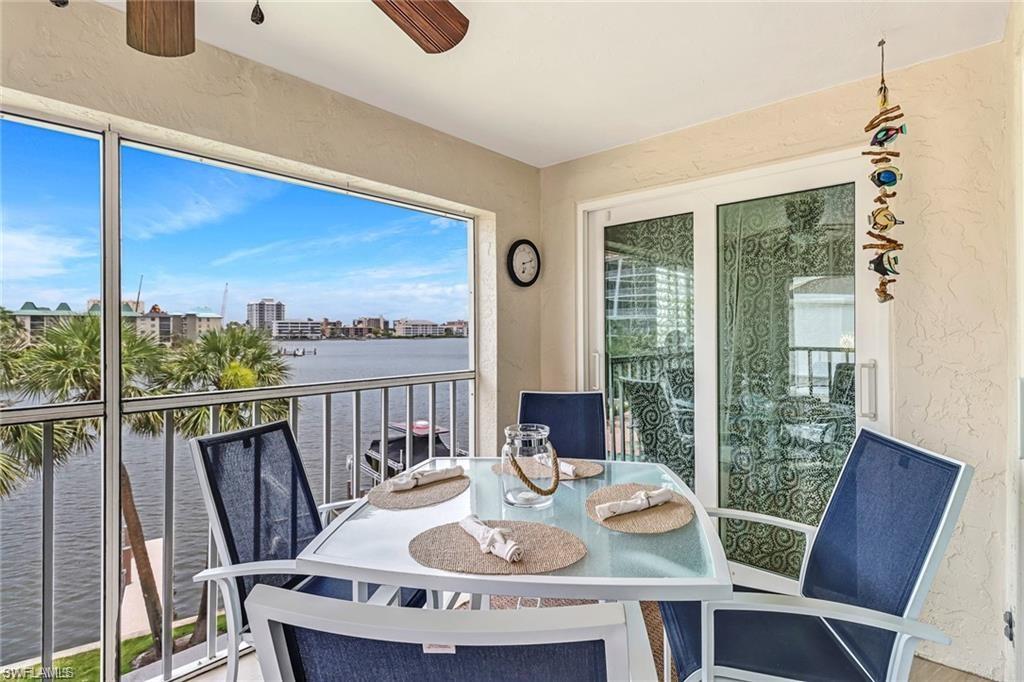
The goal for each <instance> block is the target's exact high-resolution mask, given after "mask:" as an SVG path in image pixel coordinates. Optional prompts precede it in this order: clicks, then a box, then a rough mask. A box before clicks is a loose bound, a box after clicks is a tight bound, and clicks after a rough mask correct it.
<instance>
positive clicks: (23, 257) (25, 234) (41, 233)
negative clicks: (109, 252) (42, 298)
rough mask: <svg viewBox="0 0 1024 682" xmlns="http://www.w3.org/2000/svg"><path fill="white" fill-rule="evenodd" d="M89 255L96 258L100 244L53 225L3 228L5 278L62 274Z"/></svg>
mask: <svg viewBox="0 0 1024 682" xmlns="http://www.w3.org/2000/svg"><path fill="white" fill-rule="evenodd" d="M86 258H95V259H97V262H96V271H97V272H99V260H98V258H99V254H98V251H97V244H95V243H90V240H86V239H83V238H82V237H76V236H72V235H69V234H67V233H63V232H60V231H58V230H55V229H53V228H49V227H43V226H38V227H30V228H20V227H9V226H8V225H6V224H5V225H4V226H3V229H2V230H0V266H2V272H3V280H4V282H13V281H17V280H26V279H36V278H40V277H54V276H56V275H62V274H64V273H66V272H68V270H69V269H70V268H71V267H72V266H74V265H75V264H76V262H79V261H81V260H82V259H86Z"/></svg>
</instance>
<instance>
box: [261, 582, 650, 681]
mask: <svg viewBox="0 0 1024 682" xmlns="http://www.w3.org/2000/svg"><path fill="white" fill-rule="evenodd" d="M245 605H246V609H247V610H248V611H249V613H250V619H251V622H252V630H253V636H254V638H255V642H256V653H257V655H258V656H259V664H260V670H261V672H262V676H263V679H264V680H267V682H270V681H271V680H295V681H296V682H299V681H302V682H336V681H341V680H373V681H374V682H435V681H436V682H442V681H443V682H485V681H489V680H515V681H523V682H525V681H526V680H531V681H532V680H537V681H539V682H548V681H550V682H555V681H557V682H626V681H627V680H633V681H636V682H652V681H653V680H655V679H657V672H656V671H655V666H654V658H653V657H652V655H651V647H650V643H649V641H648V639H647V631H646V629H645V627H644V621H643V616H642V614H641V613H640V605H639V604H638V603H637V602H617V603H614V604H590V605H587V606H567V607H564V608H559V609H523V610H518V611H512V610H498V611H451V610H433V609H416V610H412V609H394V608H386V607H382V606H373V605H369V604H360V603H354V602H347V603H345V602H343V603H338V602H336V601H332V600H330V599H324V598H322V597H318V596H316V595H308V594H294V593H291V592H287V591H285V590H281V589H278V588H273V587H268V586H266V585H258V586H257V587H256V588H255V589H254V590H253V591H252V593H251V594H250V595H249V598H248V599H247V600H246V604H245Z"/></svg>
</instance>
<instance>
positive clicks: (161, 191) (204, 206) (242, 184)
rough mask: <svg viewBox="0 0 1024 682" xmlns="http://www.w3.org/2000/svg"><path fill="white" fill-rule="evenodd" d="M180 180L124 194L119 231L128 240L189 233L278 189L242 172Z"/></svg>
mask: <svg viewBox="0 0 1024 682" xmlns="http://www.w3.org/2000/svg"><path fill="white" fill-rule="evenodd" d="M192 183H194V180H191V178H189V177H187V176H186V178H185V179H183V180H174V181H160V180H159V179H157V180H156V184H155V185H153V186H150V187H148V188H147V192H146V196H133V195H132V193H131V190H130V189H126V191H125V208H124V210H123V211H122V226H121V228H122V232H123V234H124V236H125V237H127V238H129V239H150V238H152V237H155V236H158V235H165V234H174V233H176V232H184V231H186V230H193V229H195V228H198V227H202V226H203V225H207V224H210V223H216V222H218V221H220V220H222V219H223V218H226V217H228V216H231V215H235V214H238V213H241V212H243V211H245V210H246V209H248V208H249V207H250V206H252V205H253V204H254V203H257V202H259V201H262V200H264V199H267V198H269V197H271V196H273V195H274V194H276V193H277V192H278V191H280V190H281V187H278V186H275V185H274V184H271V183H267V182H265V181H263V180H261V179H257V178H254V177H250V176H247V175H245V174H242V173H236V174H234V175H227V174H218V175H215V176H212V177H210V178H207V179H206V180H204V181H203V182H202V183H195V184H192Z"/></svg>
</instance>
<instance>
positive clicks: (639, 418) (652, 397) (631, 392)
mask: <svg viewBox="0 0 1024 682" xmlns="http://www.w3.org/2000/svg"><path fill="white" fill-rule="evenodd" d="M622 392H623V394H624V395H625V396H626V400H627V401H628V402H629V411H630V415H631V417H632V421H633V426H634V428H636V429H637V430H638V431H639V432H640V443H641V444H642V445H643V448H644V459H647V460H649V461H652V462H660V463H661V464H664V465H665V466H667V467H668V468H669V469H671V470H672V471H674V472H675V473H676V474H678V475H679V477H680V478H681V479H683V481H684V482H685V483H686V485H688V486H690V488H693V467H694V463H693V462H694V460H693V436H689V435H687V434H684V433H683V430H682V427H681V422H682V421H683V420H684V419H685V418H686V416H685V415H679V414H677V413H676V412H674V411H673V410H672V404H671V403H670V402H669V399H668V395H667V394H666V392H665V387H664V386H663V385H662V384H661V382H658V381H641V380H639V379H623V380H622Z"/></svg>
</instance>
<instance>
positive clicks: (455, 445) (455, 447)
mask: <svg viewBox="0 0 1024 682" xmlns="http://www.w3.org/2000/svg"><path fill="white" fill-rule="evenodd" d="M457 387H458V384H456V383H455V382H454V381H449V382H448V428H449V429H451V432H450V433H449V434H448V439H449V440H450V441H451V444H452V453H451V454H452V456H453V457H454V456H455V455H458V454H459V436H458V419H457V415H456V406H455V399H456V397H457V396H458V388H457Z"/></svg>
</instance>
